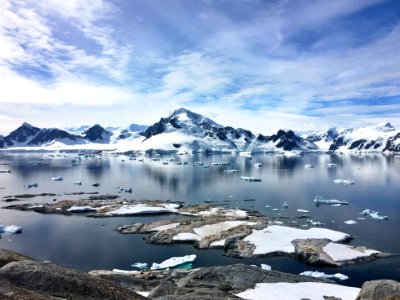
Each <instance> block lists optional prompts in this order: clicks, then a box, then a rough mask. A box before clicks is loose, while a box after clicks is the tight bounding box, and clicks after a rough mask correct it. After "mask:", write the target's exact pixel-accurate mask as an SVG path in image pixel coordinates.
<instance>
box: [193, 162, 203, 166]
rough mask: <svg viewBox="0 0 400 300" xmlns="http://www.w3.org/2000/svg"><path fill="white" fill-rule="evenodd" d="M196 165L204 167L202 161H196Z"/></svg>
mask: <svg viewBox="0 0 400 300" xmlns="http://www.w3.org/2000/svg"><path fill="white" fill-rule="evenodd" d="M194 165H195V166H202V165H203V162H202V161H195V162H194Z"/></svg>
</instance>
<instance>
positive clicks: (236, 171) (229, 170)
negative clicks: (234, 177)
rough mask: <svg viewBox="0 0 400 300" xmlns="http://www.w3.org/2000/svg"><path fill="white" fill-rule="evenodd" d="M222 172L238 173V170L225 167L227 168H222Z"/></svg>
mask: <svg viewBox="0 0 400 300" xmlns="http://www.w3.org/2000/svg"><path fill="white" fill-rule="evenodd" d="M224 173H225V174H233V173H239V170H235V169H227V170H224Z"/></svg>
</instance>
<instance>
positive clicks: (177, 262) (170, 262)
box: [150, 254, 196, 270]
mask: <svg viewBox="0 0 400 300" xmlns="http://www.w3.org/2000/svg"><path fill="white" fill-rule="evenodd" d="M195 260H196V255H195V254H192V255H185V256H181V257H171V258H169V259H167V260H164V261H163V262H162V263H159V264H158V263H153V264H152V266H151V268H150V270H162V269H167V268H176V267H179V266H181V265H183V264H187V263H193V262H194V261H195Z"/></svg>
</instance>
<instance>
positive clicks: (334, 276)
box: [300, 271, 349, 280]
mask: <svg viewBox="0 0 400 300" xmlns="http://www.w3.org/2000/svg"><path fill="white" fill-rule="evenodd" d="M300 275H303V276H308V277H314V278H323V279H337V280H347V279H349V276H346V275H344V274H341V273H336V274H326V273H324V272H318V271H305V272H302V273H300Z"/></svg>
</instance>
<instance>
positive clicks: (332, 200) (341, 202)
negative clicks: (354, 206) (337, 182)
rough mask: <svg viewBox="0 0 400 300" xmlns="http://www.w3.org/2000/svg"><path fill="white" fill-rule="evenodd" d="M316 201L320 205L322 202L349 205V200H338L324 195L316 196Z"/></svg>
mask: <svg viewBox="0 0 400 300" xmlns="http://www.w3.org/2000/svg"><path fill="white" fill-rule="evenodd" d="M314 203H315V204H316V205H317V206H318V205H321V204H324V205H348V204H349V202H346V201H341V200H336V199H324V197H322V196H316V197H315V199H314Z"/></svg>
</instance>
